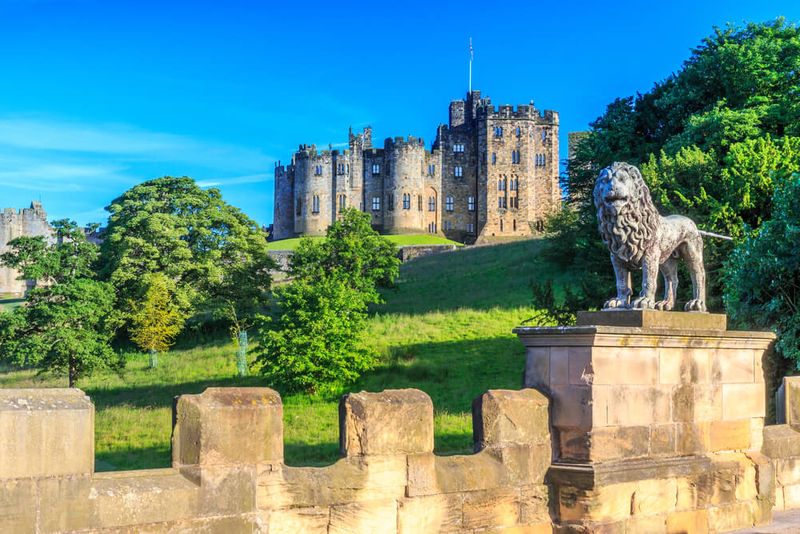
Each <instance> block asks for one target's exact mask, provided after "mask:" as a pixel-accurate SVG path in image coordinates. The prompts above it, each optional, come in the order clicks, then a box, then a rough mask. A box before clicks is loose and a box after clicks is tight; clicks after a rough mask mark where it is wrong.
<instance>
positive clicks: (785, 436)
mask: <svg viewBox="0 0 800 534" xmlns="http://www.w3.org/2000/svg"><path fill="white" fill-rule="evenodd" d="M762 452H763V453H764V454H766V455H767V456H769V457H770V458H792V457H794V456H800V432H798V431H796V430H794V429H793V428H792V427H790V426H789V425H771V426H766V427H764V445H763V447H762Z"/></svg>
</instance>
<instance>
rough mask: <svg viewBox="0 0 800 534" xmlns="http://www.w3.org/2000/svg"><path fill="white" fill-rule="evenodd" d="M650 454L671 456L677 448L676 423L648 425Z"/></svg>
mask: <svg viewBox="0 0 800 534" xmlns="http://www.w3.org/2000/svg"><path fill="white" fill-rule="evenodd" d="M649 442H650V455H651V456H673V455H674V454H675V452H676V450H677V446H678V442H677V425H675V424H672V423H668V424H661V425H650V438H649Z"/></svg>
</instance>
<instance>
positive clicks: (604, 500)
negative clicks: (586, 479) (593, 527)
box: [558, 482, 636, 523]
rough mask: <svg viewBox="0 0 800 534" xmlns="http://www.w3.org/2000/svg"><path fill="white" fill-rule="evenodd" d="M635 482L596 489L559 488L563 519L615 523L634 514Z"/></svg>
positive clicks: (564, 520)
mask: <svg viewBox="0 0 800 534" xmlns="http://www.w3.org/2000/svg"><path fill="white" fill-rule="evenodd" d="M635 491H636V483H635V482H626V483H622V484H610V485H607V486H601V487H599V488H596V489H594V490H579V489H576V488H571V487H569V486H566V487H565V486H562V487H560V488H558V514H559V520H560V521H561V522H562V523H564V522H568V521H599V522H607V523H610V522H613V521H620V520H626V519H628V518H630V515H631V502H632V497H633V493H634V492H635Z"/></svg>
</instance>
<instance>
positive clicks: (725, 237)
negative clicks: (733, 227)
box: [697, 230, 733, 241]
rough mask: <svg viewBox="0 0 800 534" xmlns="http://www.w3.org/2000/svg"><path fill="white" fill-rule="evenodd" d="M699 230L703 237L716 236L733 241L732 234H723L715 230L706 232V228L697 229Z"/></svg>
mask: <svg viewBox="0 0 800 534" xmlns="http://www.w3.org/2000/svg"><path fill="white" fill-rule="evenodd" d="M697 232H698V233H699V234H700V235H701V236H703V237H715V238H717V239H724V240H726V241H733V238H732V237H731V236H727V235H722V234H715V233H714V232H706V231H705V230H697Z"/></svg>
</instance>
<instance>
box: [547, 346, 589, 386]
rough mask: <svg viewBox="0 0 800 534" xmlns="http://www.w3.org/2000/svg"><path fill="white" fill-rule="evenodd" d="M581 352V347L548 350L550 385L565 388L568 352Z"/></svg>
mask: <svg viewBox="0 0 800 534" xmlns="http://www.w3.org/2000/svg"><path fill="white" fill-rule="evenodd" d="M575 351H583V352H587V349H585V348H582V347H551V348H550V385H551V386H565V385H567V384H569V354H570V352H575Z"/></svg>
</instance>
